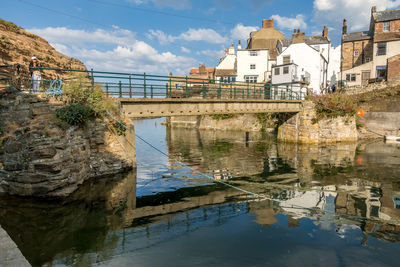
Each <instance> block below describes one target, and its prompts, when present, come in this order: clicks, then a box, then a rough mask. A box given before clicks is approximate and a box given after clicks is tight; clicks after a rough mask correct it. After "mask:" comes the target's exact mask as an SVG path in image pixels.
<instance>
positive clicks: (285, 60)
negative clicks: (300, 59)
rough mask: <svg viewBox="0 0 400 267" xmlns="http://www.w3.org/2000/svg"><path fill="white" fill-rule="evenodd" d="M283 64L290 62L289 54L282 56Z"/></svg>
mask: <svg viewBox="0 0 400 267" xmlns="http://www.w3.org/2000/svg"><path fill="white" fill-rule="evenodd" d="M283 64H290V56H283Z"/></svg>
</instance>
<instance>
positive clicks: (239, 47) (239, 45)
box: [237, 40, 242, 50]
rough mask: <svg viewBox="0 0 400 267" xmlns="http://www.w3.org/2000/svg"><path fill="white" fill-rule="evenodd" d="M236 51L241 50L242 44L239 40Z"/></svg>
mask: <svg viewBox="0 0 400 267" xmlns="http://www.w3.org/2000/svg"><path fill="white" fill-rule="evenodd" d="M237 49H238V50H240V49H242V43H241V42H240V40H239V44H238V47H237Z"/></svg>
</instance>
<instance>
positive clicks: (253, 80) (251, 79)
mask: <svg viewBox="0 0 400 267" xmlns="http://www.w3.org/2000/svg"><path fill="white" fill-rule="evenodd" d="M244 78H245V80H246V83H256V82H257V76H245V77H244Z"/></svg>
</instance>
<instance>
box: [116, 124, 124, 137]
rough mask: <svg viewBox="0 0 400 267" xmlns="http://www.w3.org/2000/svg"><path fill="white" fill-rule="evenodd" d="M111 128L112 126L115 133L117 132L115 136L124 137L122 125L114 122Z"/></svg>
mask: <svg viewBox="0 0 400 267" xmlns="http://www.w3.org/2000/svg"><path fill="white" fill-rule="evenodd" d="M113 126H114V129H115V131H116V132H117V135H119V136H122V135H125V132H126V128H125V126H124V125H122V124H121V123H119V122H115V123H114V124H113Z"/></svg>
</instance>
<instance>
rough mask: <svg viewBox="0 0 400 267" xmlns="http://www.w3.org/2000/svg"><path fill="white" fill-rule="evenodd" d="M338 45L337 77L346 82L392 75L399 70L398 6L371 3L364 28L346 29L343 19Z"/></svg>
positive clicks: (366, 81) (355, 84) (399, 15)
mask: <svg viewBox="0 0 400 267" xmlns="http://www.w3.org/2000/svg"><path fill="white" fill-rule="evenodd" d="M341 48H342V61H341V73H340V76H339V79H341V80H346V81H347V83H348V85H350V86H353V85H354V86H361V85H366V84H367V83H368V82H369V81H371V79H374V80H378V81H380V80H391V79H394V78H395V77H396V76H398V74H400V69H399V68H400V58H399V57H398V55H399V54H400V9H393V10H385V11H377V10H376V7H375V6H374V7H372V9H371V22H370V27H369V30H368V31H361V32H352V33H348V32H347V21H346V20H344V21H343V32H342V47H341Z"/></svg>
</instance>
